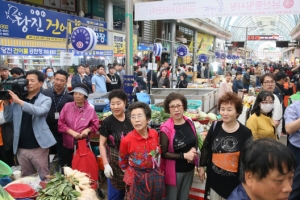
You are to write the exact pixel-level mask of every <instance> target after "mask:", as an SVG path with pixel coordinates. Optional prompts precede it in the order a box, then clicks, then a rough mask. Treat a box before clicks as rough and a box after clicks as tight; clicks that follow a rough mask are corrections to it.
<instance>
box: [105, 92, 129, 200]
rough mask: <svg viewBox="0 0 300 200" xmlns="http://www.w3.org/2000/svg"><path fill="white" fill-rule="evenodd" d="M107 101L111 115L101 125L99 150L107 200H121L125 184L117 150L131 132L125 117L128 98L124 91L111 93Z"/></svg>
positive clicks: (127, 119)
mask: <svg viewBox="0 0 300 200" xmlns="http://www.w3.org/2000/svg"><path fill="white" fill-rule="evenodd" d="M108 99H109V102H110V109H111V111H112V115H110V116H109V117H107V118H106V119H105V120H104V121H103V123H102V125H101V129H100V144H99V150H100V154H101V157H102V161H103V164H104V168H105V169H104V174H105V176H106V177H107V178H108V179H107V183H108V199H109V200H121V199H122V200H123V199H124V196H125V183H124V181H123V178H124V172H123V171H122V170H121V169H120V167H119V150H120V144H121V140H122V139H123V138H124V137H125V136H126V135H127V133H129V132H131V131H132V130H133V127H132V125H131V122H130V119H129V118H128V117H127V116H126V115H125V107H126V104H127V99H128V98H127V95H126V93H125V92H124V90H121V89H117V90H113V91H111V92H110V93H109V95H108ZM106 147H107V148H106Z"/></svg>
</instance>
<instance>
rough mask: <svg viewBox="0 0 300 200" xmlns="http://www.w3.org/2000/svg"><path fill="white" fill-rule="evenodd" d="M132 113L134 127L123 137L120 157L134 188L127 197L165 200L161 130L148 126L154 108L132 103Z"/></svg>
mask: <svg viewBox="0 0 300 200" xmlns="http://www.w3.org/2000/svg"><path fill="white" fill-rule="evenodd" d="M129 116H130V120H131V123H132V125H133V127H134V130H133V131H132V132H130V133H128V135H127V136H125V137H124V138H123V139H122V140H121V145H120V159H119V165H120V167H121V169H122V170H123V171H125V175H124V182H125V183H126V185H128V186H129V188H130V189H129V192H128V193H127V195H126V196H127V199H130V200H140V199H144V200H146V199H147V200H161V199H162V198H163V195H164V191H165V189H164V188H165V186H164V176H163V174H162V173H161V171H160V169H159V162H160V147H159V140H158V133H157V132H156V130H154V129H149V128H148V122H149V121H150V118H151V110H150V108H149V106H148V105H147V104H145V103H141V102H136V103H134V104H132V105H130V107H129Z"/></svg>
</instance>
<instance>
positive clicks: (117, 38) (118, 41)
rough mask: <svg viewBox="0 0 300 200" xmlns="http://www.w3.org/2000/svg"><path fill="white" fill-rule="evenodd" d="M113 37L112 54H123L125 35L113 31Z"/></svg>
mask: <svg viewBox="0 0 300 200" xmlns="http://www.w3.org/2000/svg"><path fill="white" fill-rule="evenodd" d="M113 38H114V40H113V45H114V54H125V52H126V45H125V35H124V34H120V33H113Z"/></svg>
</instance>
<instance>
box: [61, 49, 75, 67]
mask: <svg viewBox="0 0 300 200" xmlns="http://www.w3.org/2000/svg"><path fill="white" fill-rule="evenodd" d="M73 59H74V53H69V52H63V51H62V52H60V65H61V66H71V65H73Z"/></svg>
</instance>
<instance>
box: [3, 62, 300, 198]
mask: <svg viewBox="0 0 300 200" xmlns="http://www.w3.org/2000/svg"><path fill="white" fill-rule="evenodd" d="M190 65H191V66H192V63H191V64H190ZM274 65H275V64H274ZM270 66H271V67H269V68H268V67H267V68H266V67H263V70H261V73H258V72H257V70H260V69H261V68H260V66H257V67H256V69H255V70H256V71H255V70H254V69H253V68H252V67H251V66H250V68H243V67H242V66H237V68H238V71H237V72H236V73H235V77H236V78H235V79H234V80H232V76H233V75H232V74H233V73H232V70H231V71H227V72H225V75H224V77H225V78H224V80H223V82H222V83H221V84H220V94H219V99H218V106H217V110H218V112H219V113H220V115H221V117H222V121H215V122H213V123H212V125H211V127H210V129H209V131H208V134H207V137H206V139H205V141H204V143H203V147H202V148H201V149H199V143H198V139H197V137H198V136H197V134H196V129H195V126H194V124H193V122H192V121H191V119H189V118H187V117H186V116H184V112H185V111H186V110H187V99H186V97H185V96H184V95H182V94H179V93H174V92H172V93H170V94H169V95H168V96H167V97H166V99H165V101H164V104H163V109H164V111H165V112H166V113H169V114H170V118H169V119H168V120H166V121H165V122H164V123H163V124H162V125H161V127H160V131H159V132H157V131H156V130H154V129H151V128H149V126H148V123H149V121H150V120H151V109H150V107H149V105H148V104H145V103H142V102H135V103H131V104H130V105H129V106H128V103H129V102H128V97H127V95H126V93H125V91H124V90H123V89H121V88H122V85H123V83H124V82H123V81H124V74H125V70H124V68H123V67H121V66H120V65H118V64H113V65H110V64H109V65H108V66H107V68H108V73H106V71H105V69H106V68H105V66H103V65H99V66H98V67H97V70H96V71H95V70H94V69H93V70H92V69H90V68H89V67H85V66H83V65H80V66H78V68H77V72H78V73H77V74H76V75H74V76H73V77H72V80H71V85H72V90H71V91H70V92H69V91H68V90H67V86H66V85H67V82H68V78H69V76H68V73H67V72H66V71H64V70H57V71H56V72H54V70H53V69H51V68H47V69H45V72H44V73H42V72H40V71H38V70H30V71H27V72H26V73H25V72H24V71H23V70H22V69H21V68H13V69H12V70H11V71H9V69H8V68H7V67H6V66H0V74H1V82H2V83H1V87H2V89H3V90H5V91H7V92H8V94H9V96H10V98H9V99H8V98H2V100H0V125H1V129H0V159H1V160H2V161H4V162H5V163H7V164H8V165H10V166H14V165H16V164H17V163H18V164H19V165H20V166H21V169H22V175H23V176H29V175H32V174H34V173H36V172H37V173H38V174H39V176H40V178H41V179H42V180H45V179H46V177H47V175H49V174H50V171H49V154H50V152H51V151H55V152H56V153H57V155H58V160H59V164H60V166H61V167H62V166H71V163H72V155H73V152H74V144H75V143H76V141H77V140H80V139H84V138H88V137H89V135H90V134H91V133H96V132H98V131H99V133H100V135H99V137H100V142H99V143H100V144H99V150H100V154H101V157H102V161H103V164H104V174H105V176H106V177H107V180H108V199H110V200H119V199H124V198H125V199H130V200H135V199H136V200H138V199H153V200H154V199H155V200H159V199H163V198H166V199H167V200H184V199H188V196H189V192H190V188H191V186H192V183H193V179H194V178H195V177H194V172H195V169H196V171H197V172H198V175H199V177H198V178H199V179H200V181H202V182H204V181H206V186H205V198H207V197H208V196H210V199H212V200H219V199H220V200H222V199H229V200H235V199H245V200H248V199H249V200H250V199H252V200H253V199H254V200H255V199H262V200H267V199H288V198H289V196H290V198H289V199H299V198H300V194H299V190H300V179H299V178H298V179H296V178H297V177H298V176H300V167H298V165H299V163H300V150H299V149H300V144H299V140H300V131H299V130H300V125H299V124H300V123H299V122H300V121H299V113H300V111H299V108H300V105H299V104H300V101H299V100H300V98H299V91H300V82H298V80H297V81H296V82H295V83H292V82H291V81H290V80H291V79H295V77H297V74H296V76H294V77H291V74H289V73H287V71H288V70H289V69H288V70H286V68H284V67H282V68H279V69H278V70H277V68H275V67H274V68H273V69H271V68H272V66H273V65H270ZM169 67H170V65H169V63H167V62H164V63H162V66H161V67H160V69H158V70H157V72H155V71H153V70H147V67H146V66H145V65H143V64H141V66H139V67H134V69H135V73H134V75H135V81H136V82H137V84H138V85H139V87H142V88H143V89H145V90H148V89H149V86H150V85H151V86H152V87H158V88H169V87H170V84H171V81H174V78H173V77H174V76H173V75H172V72H171V70H170V68H169ZM187 69H189V68H187ZM203 69H204V70H203ZM198 70H199V71H200V75H199V76H200V77H201V76H202V75H204V74H207V75H208V76H207V77H205V76H204V77H205V78H208V77H209V67H208V65H205V66H201V65H200V67H199V68H198V67H197V71H198ZM202 71H203V74H202ZM224 71H226V69H225V70H224ZM293 71H297V69H296V70H295V69H294V70H293ZM94 72H95V73H94ZM176 72H177V74H176V82H177V83H176V87H177V88H185V87H186V86H187V83H188V81H187V78H188V75H187V74H188V72H189V70H187V71H186V70H185V69H184V67H183V66H178V67H176ZM252 72H253V73H254V75H255V76H256V79H257V78H259V80H258V81H256V79H255V84H257V82H259V83H260V86H261V91H260V92H259V93H258V95H257V97H256V100H255V102H254V105H253V108H251V111H250V116H249V119H248V120H247V122H246V124H245V125H243V124H241V123H240V122H239V121H238V120H237V119H238V117H239V116H240V114H241V113H242V111H243V102H242V99H241V98H240V97H239V96H238V95H237V94H236V93H237V91H238V90H239V89H244V90H245V91H247V90H248V89H249V86H250V85H251V84H252V83H251V82H250V78H249V77H250V76H251V75H252V74H251V73H252ZM9 73H10V75H9ZM248 75H249V76H248ZM294 75H295V74H294ZM20 77H23V78H25V79H26V80H27V81H28V84H27V85H26V88H27V92H26V94H24V95H22V94H20V93H17V92H16V91H13V90H11V88H9V84H5V82H7V81H8V80H13V79H17V78H20ZM288 77H289V78H288ZM177 78H178V79H177ZM298 78H299V77H298ZM245 79H246V80H245ZM143 82H144V83H143ZM231 82H232V83H233V84H231ZM295 90H297V91H298V93H295ZM97 91H99V92H110V93H109V95H108V99H109V107H110V109H111V111H112V115H110V116H109V117H107V118H106V119H105V120H104V121H103V122H102V125H101V128H100V130H99V119H98V117H97V115H96V112H95V110H94V108H93V107H92V106H91V105H90V104H89V103H88V101H87V98H88V95H89V94H90V93H92V92H97ZM294 93H295V94H294ZM285 100H286V104H285ZM282 134H288V135H289V138H288V141H289V144H288V146H285V145H283V144H281V143H280V142H279V141H278V139H279V137H280V136H281V135H282ZM14 155H16V158H17V160H14ZM16 161H17V162H16ZM294 174H295V179H294V182H293V176H294Z"/></svg>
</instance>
